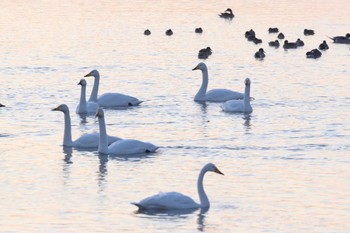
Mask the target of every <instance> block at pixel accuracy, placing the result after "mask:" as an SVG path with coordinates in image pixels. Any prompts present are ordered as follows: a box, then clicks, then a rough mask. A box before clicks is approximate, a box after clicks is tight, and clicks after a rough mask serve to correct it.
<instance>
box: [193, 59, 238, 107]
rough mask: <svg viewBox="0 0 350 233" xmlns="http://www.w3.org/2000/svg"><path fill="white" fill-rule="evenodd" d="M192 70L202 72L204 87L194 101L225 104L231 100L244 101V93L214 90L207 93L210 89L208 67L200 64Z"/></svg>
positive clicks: (202, 86)
mask: <svg viewBox="0 0 350 233" xmlns="http://www.w3.org/2000/svg"><path fill="white" fill-rule="evenodd" d="M192 70H201V71H202V85H201V87H200V89H199V90H198V92H197V94H196V95H195V97H194V101H199V102H203V101H208V102H225V101H227V100H231V99H243V97H244V95H243V94H242V93H239V92H236V91H231V90H227V89H212V90H210V91H208V92H207V88H208V81H209V79H208V69H207V66H206V65H205V64H204V63H203V62H200V63H199V64H198V65H197V66H196V67H195V68H193V69H192Z"/></svg>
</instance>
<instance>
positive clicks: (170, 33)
mask: <svg viewBox="0 0 350 233" xmlns="http://www.w3.org/2000/svg"><path fill="white" fill-rule="evenodd" d="M172 34H173V31H172V30H171V29H168V30H166V31H165V35H167V36H171V35H172Z"/></svg>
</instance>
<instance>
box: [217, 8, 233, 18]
mask: <svg viewBox="0 0 350 233" xmlns="http://www.w3.org/2000/svg"><path fill="white" fill-rule="evenodd" d="M219 16H220V17H221V18H224V19H232V18H233V17H235V15H234V14H233V12H232V10H231V8H227V9H226V10H225V12H223V13H220V15H219Z"/></svg>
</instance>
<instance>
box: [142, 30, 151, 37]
mask: <svg viewBox="0 0 350 233" xmlns="http://www.w3.org/2000/svg"><path fill="white" fill-rule="evenodd" d="M143 34H144V35H146V36H149V35H151V31H150V30H149V29H146V30H145V31H144V32H143Z"/></svg>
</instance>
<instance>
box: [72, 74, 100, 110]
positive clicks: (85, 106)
mask: <svg viewBox="0 0 350 233" xmlns="http://www.w3.org/2000/svg"><path fill="white" fill-rule="evenodd" d="M78 85H81V92H80V102H79V104H78V106H77V108H76V113H78V114H91V113H96V110H97V109H98V104H97V103H96V102H92V101H88V102H86V80H85V79H80V82H79V83H78Z"/></svg>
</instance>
